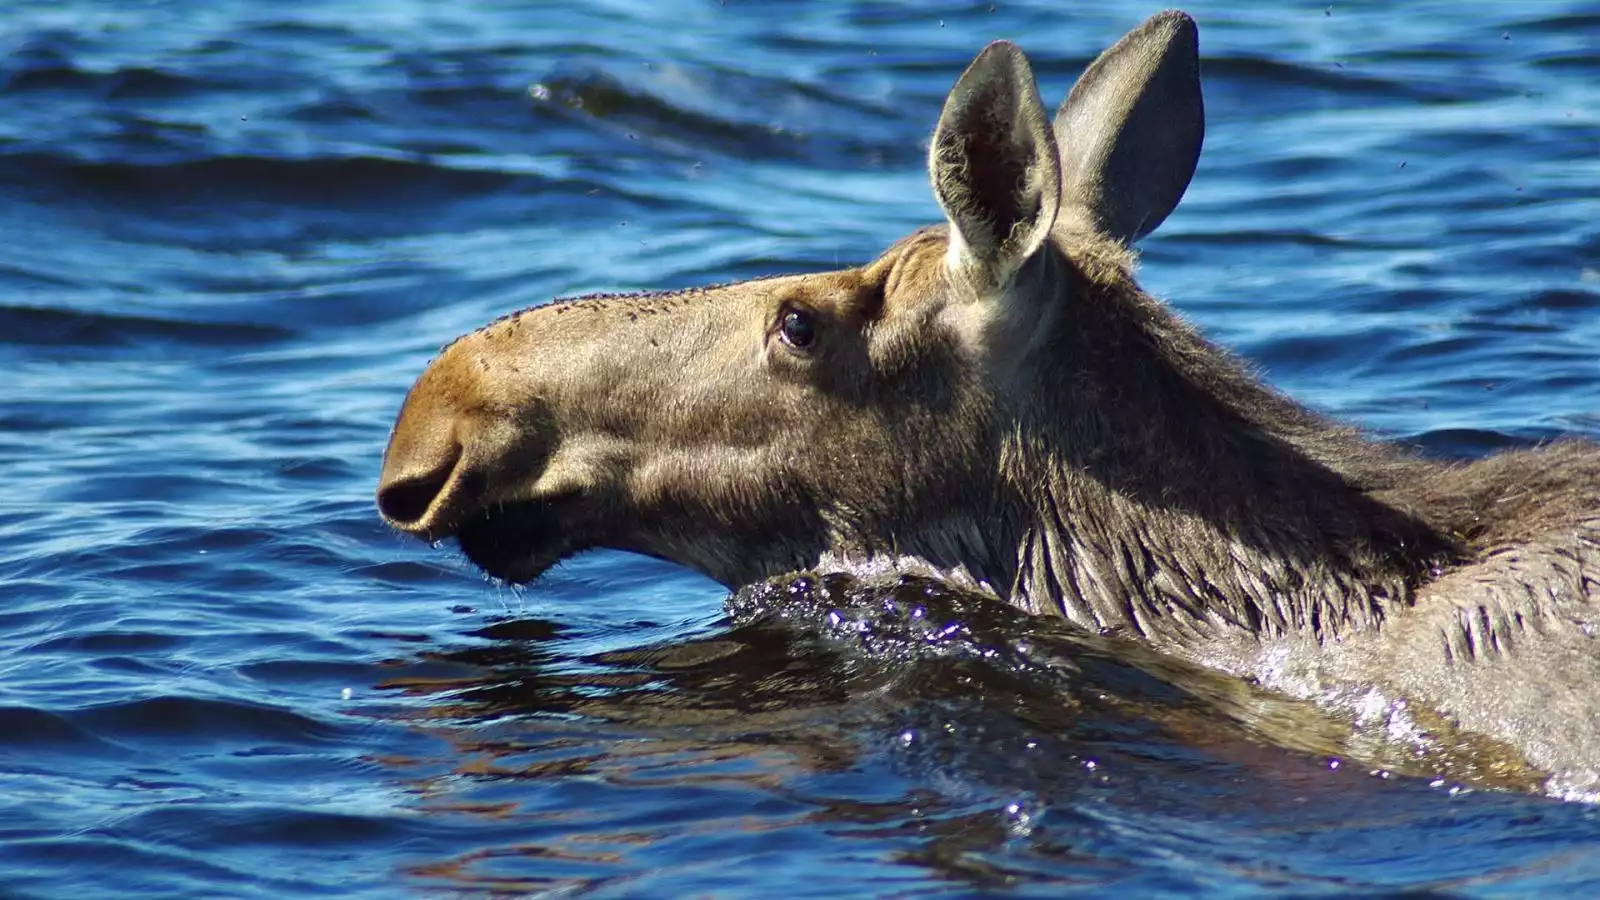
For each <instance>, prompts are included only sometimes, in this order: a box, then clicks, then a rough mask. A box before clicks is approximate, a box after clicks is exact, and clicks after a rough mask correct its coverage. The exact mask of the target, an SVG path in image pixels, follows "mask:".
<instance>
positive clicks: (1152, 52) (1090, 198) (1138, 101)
mask: <svg viewBox="0 0 1600 900" xmlns="http://www.w3.org/2000/svg"><path fill="white" fill-rule="evenodd" d="M1055 134H1056V140H1057V141H1058V142H1059V143H1060V145H1061V153H1062V156H1061V175H1062V194H1063V198H1062V199H1063V202H1065V203H1069V204H1073V205H1075V206H1078V207H1080V208H1082V209H1084V210H1085V211H1087V213H1088V214H1089V217H1090V219H1091V220H1092V221H1093V223H1094V225H1095V226H1096V227H1097V228H1099V229H1100V230H1101V231H1102V232H1104V233H1106V234H1108V235H1110V236H1112V237H1114V238H1116V239H1117V240H1119V241H1122V242H1123V243H1125V244H1132V243H1133V242H1134V241H1137V240H1138V239H1139V238H1142V237H1144V236H1145V235H1147V234H1149V233H1150V232H1152V231H1154V230H1155V229H1156V226H1158V225H1160V224H1161V223H1162V221H1164V220H1165V219H1166V218H1167V216H1168V215H1169V214H1170V213H1171V212H1172V210H1173V209H1175V208H1176V207H1177V205H1178V201H1179V200H1181V199H1182V198H1183V192H1184V191H1185V190H1187V189H1188V187H1189V180H1190V179H1191V178H1192V177H1194V169H1195V165H1196V164H1197V163H1198V162H1199V160H1200V147H1201V144H1203V143H1204V141H1205V103H1204V100H1203V99H1202V97H1201V93H1200V32H1199V29H1198V28H1197V27H1196V26H1195V23H1194V19H1191V18H1190V17H1189V15H1188V14H1187V13H1184V12H1182V11H1180V10H1176V9H1169V10H1167V11H1166V12H1162V13H1157V14H1156V15H1154V16H1151V17H1150V18H1149V19H1146V20H1145V21H1144V23H1143V24H1141V25H1139V27H1137V28H1135V29H1133V30H1132V31H1130V32H1128V33H1127V35H1125V36H1124V37H1123V38H1122V40H1120V41H1117V42H1116V43H1115V44H1113V45H1112V46H1111V47H1110V48H1108V49H1107V50H1106V51H1105V52H1104V53H1101V54H1100V56H1099V57H1098V58H1097V59H1095V61H1094V62H1093V63H1090V64H1089V68H1088V69H1086V70H1084V73H1083V76H1082V77H1080V78H1079V79H1078V83H1077V84H1076V85H1074V86H1073V88H1072V93H1070V94H1068V95H1067V99H1066V102H1064V103H1062V104H1061V109H1060V110H1059V111H1058V112H1057V113H1056V120H1055Z"/></svg>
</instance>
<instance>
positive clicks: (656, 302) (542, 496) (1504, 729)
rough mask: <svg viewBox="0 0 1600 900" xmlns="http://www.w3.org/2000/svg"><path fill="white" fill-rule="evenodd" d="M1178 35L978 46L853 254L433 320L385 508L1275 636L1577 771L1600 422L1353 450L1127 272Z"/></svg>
mask: <svg viewBox="0 0 1600 900" xmlns="http://www.w3.org/2000/svg"><path fill="white" fill-rule="evenodd" d="M1198 52H1199V51H1198V32H1197V29H1196V26H1195V23H1194V21H1193V20H1192V19H1190V17H1189V16H1187V15H1185V14H1184V13H1182V12H1178V11H1168V12H1163V13H1160V14H1158V15H1156V16H1154V17H1152V18H1150V19H1149V20H1147V21H1145V22H1144V23H1143V24H1141V25H1139V26H1138V27H1137V28H1135V29H1134V30H1133V31H1131V32H1129V33H1128V34H1127V35H1126V36H1125V37H1123V38H1122V39H1121V40H1120V41H1118V42H1117V43H1116V44H1115V45H1114V46H1112V47H1111V48H1109V49H1108V50H1106V51H1105V52H1104V53H1102V54H1101V55H1100V56H1099V57H1098V58H1097V59H1096V60H1095V61H1094V62H1093V63H1092V64H1091V65H1090V66H1089V67H1088V69H1087V70H1086V71H1085V72H1084V73H1083V75H1082V77H1080V78H1079V80H1078V82H1077V83H1076V85H1075V86H1074V87H1073V88H1072V90H1071V92H1070V93H1069V94H1068V96H1067V98H1066V100H1065V101H1064V102H1063V103H1062V104H1061V106H1060V107H1059V109H1057V111H1056V113H1055V115H1054V117H1053V118H1052V117H1051V116H1050V114H1049V113H1048V112H1047V110H1046V108H1045V106H1044V104H1043V103H1042V102H1041V99H1040V97H1039V93H1038V89H1037V87H1036V86H1035V83H1034V78H1033V74H1032V72H1031V71H1030V69H1029V66H1028V61H1027V59H1026V58H1025V57H1024V56H1023V54H1022V52H1021V51H1020V50H1019V49H1017V47H1015V46H1013V45H1012V44H1009V43H1005V42H996V43H993V44H990V45H989V46H988V47H986V48H985V49H984V50H983V51H982V52H981V53H980V54H978V56H977V58H976V59H975V60H973V62H972V64H971V65H970V66H968V68H967V70H966V71H965V72H964V73H962V75H961V77H960V78H959V79H958V80H957V81H956V83H955V85H954V87H953V88H952V89H951V91H950V94H949V97H948V99H947V100H946V101H945V105H944V109H943V112H942V114H941V115H940V117H939V120H938V123H937V124H936V125H935V127H934V131H933V137H932V140H931V143H930V146H929V151H928V174H929V180H930V182H931V185H932V188H933V193H934V196H935V197H936V198H937V200H938V203H939V206H940V207H941V208H942V210H943V212H944V215H945V218H946V221H945V222H944V223H943V224H940V225H936V226H932V227H929V228H925V229H923V230H919V231H917V232H914V233H913V234H911V235H909V236H907V237H905V238H903V239H901V240H900V241H898V242H896V243H894V244H893V245H891V246H890V247H889V248H888V249H887V250H886V251H884V252H883V253H882V255H880V256H878V257H877V258H876V259H874V260H873V261H871V262H869V263H867V264H865V265H862V266H859V267H856V268H849V269H844V270H841V271H834V272H823V273H818V274H812V275H798V276H786V277H777V278H765V279H758V280H755V281H747V282H741V283H737V284H728V285H722V286H716V287H707V288H700V289H694V290H687V291H673V292H668V293H645V294H630V295H601V296H590V297H581V298H577V299H572V300H565V301H559V302H554V303H550V304H547V305H542V306H538V307H535V308H532V309H527V310H524V311H521V312H517V313H514V314H511V315H508V316H506V317H504V318H502V319H500V320H498V321H496V322H493V323H490V324H489V325H486V326H485V327H483V328H482V329H480V330H478V331H475V332H473V333H471V334H468V335H466V336H464V337H461V338H460V339H458V340H456V341H455V342H454V343H453V344H451V345H449V346H448V347H446V348H445V350H444V351H443V352H441V353H440V355H439V356H438V357H437V358H436V359H434V360H433V361H432V362H431V363H430V364H429V365H428V367H427V369H426V370H425V371H424V372H423V373H422V375H421V376H420V377H419V378H418V380H417V382H416V384H415V385H414V386H413V387H412V388H411V392H410V394H409V395H408V396H407V398H406V401H405V405H404V408H403V409H402V410H401V412H400V415H399V419H398V421H397V422H396V424H395V427H394V432H393V435H392V436H391V438H390V442H389V447H388V450H387V452H386V454H385V456H384V462H383V473H382V477H381V481H380V484H379V488H378V508H379V510H380V511H381V512H382V515H383V517H384V519H385V520H386V521H387V522H388V523H389V524H390V525H391V526H393V527H394V528H396V529H399V530H401V531H404V532H408V533H410V534H415V535H419V536H421V537H424V538H427V539H430V540H438V539H442V538H446V537H451V536H454V537H457V538H458V539H459V541H460V544H461V547H462V549H463V550H464V551H465V553H466V555H467V556H468V558H469V559H471V560H472V561H473V562H474V563H476V564H477V565H479V566H480V567H482V568H483V569H484V570H485V571H487V572H489V573H490V574H492V575H495V576H498V577H501V578H504V579H506V580H509V581H518V582H520V581H530V580H532V579H535V578H537V577H538V576H539V575H540V574H541V573H542V572H544V571H545V570H546V569H548V568H549V567H550V566H551V565H554V564H555V563H557V562H558V561H560V560H562V559H564V558H566V557H568V556H571V555H572V554H575V553H578V552H581V551H583V550H586V549H590V548H595V547H608V548H617V549H622V550H629V551H635V552H639V553H645V554H650V555H653V556H656V557H660V558H664V559H667V560H671V561H674V562H677V563H680V564H682V565H684V566H688V567H690V568H692V569H695V570H698V571H700V572H702V573H705V574H706V575H709V576H711V577H712V578H714V579H717V580H719V581H720V582H722V583H723V584H726V585H728V586H730V587H738V586H741V585H745V584H750V583H753V582H757V581H760V580H762V579H767V578H772V577H776V576H781V575H784V574H785V573H790V572H794V571H798V570H804V569H807V568H811V567H815V566H817V565H818V562H819V560H829V559H851V558H863V557H866V558H870V557H872V556H874V555H875V554H877V555H882V554H889V553H892V554H895V555H898V556H901V557H909V558H912V559H915V560H919V561H921V562H922V563H925V564H926V566H927V567H928V569H929V570H930V571H946V572H960V573H962V575H963V579H962V583H963V584H970V585H976V586H977V587H978V589H981V590H984V591H987V592H990V593H992V594H994V595H995V596H997V597H999V598H1000V599H1002V600H1005V601H1008V602H1010V603H1012V604H1014V605H1016V606H1018V607H1020V608H1022V609H1024V610H1027V611H1029V612H1032V613H1036V614H1039V615H1048V616H1060V617H1064V618H1066V619H1067V620H1070V621H1071V622H1072V623H1074V624H1076V625H1077V626H1081V627H1083V628H1087V629H1092V630H1115V631H1117V632H1118V633H1120V634H1126V635H1131V636H1132V637H1133V638H1134V639H1135V640H1137V641H1140V642H1143V643H1145V644H1148V645H1150V646H1151V647H1153V648H1155V649H1157V650H1159V651H1161V652H1163V653H1168V654H1172V655H1175V656H1179V657H1184V658H1187V659H1189V660H1191V661H1194V662H1199V663H1201V664H1203V665H1207V666H1211V667H1215V668H1218V669H1222V670H1224V671H1227V672H1230V673H1232V674H1235V675H1238V676H1241V677H1253V678H1257V679H1261V680H1263V681H1268V682H1269V683H1270V680H1269V679H1268V678H1267V674H1268V673H1269V672H1272V671H1279V672H1281V671H1282V669H1283V660H1284V654H1285V653H1287V654H1288V655H1289V656H1290V657H1291V658H1292V659H1294V660H1295V661H1297V665H1298V671H1302V672H1307V673H1310V674H1309V676H1308V677H1310V678H1311V679H1312V680H1313V681H1315V682H1316V683H1318V684H1323V685H1343V686H1353V687H1356V688H1362V689H1364V688H1367V687H1372V688H1376V689H1379V690H1381V691H1383V692H1385V694H1386V695H1387V696H1393V697H1401V698H1405V699H1406V700H1407V701H1408V702H1410V703H1412V704H1416V705H1418V706H1421V707H1425V708H1427V709H1429V710H1431V711H1433V712H1434V713H1436V714H1437V715H1438V716H1440V717H1442V718H1443V719H1444V720H1445V721H1448V722H1451V723H1453V724H1454V725H1455V726H1456V727H1458V728H1460V729H1463V730H1465V731H1466V732H1470V733H1473V734H1474V735H1476V736H1477V737H1480V738H1483V739H1485V740H1486V741H1487V742H1490V743H1492V744H1494V745H1495V746H1498V747H1501V748H1503V749H1505V750H1506V751H1508V752H1510V753H1514V754H1516V755H1518V756H1519V757H1520V758H1521V759H1522V760H1523V761H1525V762H1526V763H1527V764H1528V765H1531V766H1532V767H1534V768H1536V769H1538V770H1540V771H1543V772H1547V773H1550V774H1552V775H1559V774H1565V775H1566V776H1567V777H1569V778H1575V779H1577V780H1578V781H1580V782H1581V781H1583V780H1585V779H1589V780H1593V779H1595V778H1597V777H1600V644H1597V641H1600V638H1596V637H1591V634H1593V633H1595V629H1596V626H1600V446H1597V445H1596V444H1594V443H1590V442H1585V441H1580V440H1568V441H1561V442H1554V443H1550V444H1548V445H1545V446H1542V447H1539V448H1536V449H1529V450H1518V451H1512V452H1505V453H1501V454H1498V455H1494V456H1489V457H1487V458H1484V459H1480V460H1477V461H1473V462H1469V463H1459V462H1442V461H1437V460H1431V459H1427V458H1424V457H1422V456H1420V455H1418V454H1417V453H1415V452H1413V451H1410V450H1408V449H1405V448H1400V447H1397V446H1393V445H1391V444H1386V443H1383V442H1379V441H1376V440H1373V439H1371V438H1369V437H1367V436H1365V435H1363V434H1362V433H1361V432H1360V431H1359V430H1357V429H1355V428H1352V427H1350V426H1347V425H1343V424H1340V423H1337V422H1333V421H1330V420H1328V419H1326V418H1324V417H1323V416H1321V415H1319V414H1317V413H1315V412H1313V411H1311V410H1309V409H1307V408H1306V407H1304V406H1302V405H1300V404H1299V403H1297V402H1295V401H1294V400H1291V399H1290V398H1288V397H1286V396H1284V395H1282V394H1280V393H1277V392H1276V391H1274V390H1273V389H1272V388H1270V387H1268V386H1266V385H1265V384H1263V383H1262V382H1261V380H1260V379H1259V378H1258V377H1257V376H1256V375H1255V374H1254V373H1253V372H1252V371H1251V369H1250V368H1249V367H1248V366H1247V365H1246V364H1244V363H1243V362H1241V361H1240V360H1238V359H1236V358H1235V357H1233V356H1231V355H1230V354H1229V353H1228V352H1226V351H1225V350H1223V349H1220V348H1218V347H1217V346H1215V345H1214V344H1212V343H1210V342H1208V341H1207V340H1206V339H1205V338H1203V337H1202V336H1201V335H1200V334H1199V333H1198V332H1197V331H1196V330H1195V329H1194V328H1193V327H1191V326H1190V325H1188V324H1187V323H1185V322H1184V321H1183V320H1182V319H1181V318H1179V317H1178V316H1177V315H1176V314H1175V313H1174V312H1173V311H1172V310H1170V309H1169V308H1167V307H1166V306H1165V305H1163V304H1162V303H1160V302H1158V301H1157V300H1155V299H1154V298H1152V297H1151V296H1150V295H1149V294H1147V293H1145V292H1144V291H1143V290H1142V289H1141V288H1140V287H1139V285H1138V283H1137V282H1136V281H1135V279H1134V275H1133V271H1134V252H1133V249H1132V248H1133V247H1134V246H1135V245H1136V244H1137V242H1138V241H1139V240H1140V239H1141V238H1143V237H1144V236H1145V235H1147V234H1149V233H1151V232H1152V231H1154V230H1155V229H1156V228H1157V227H1158V226H1159V225H1160V224H1161V223H1162V221H1163V220H1164V219H1166V217H1167V215H1168V214H1169V213H1171V212H1172V210H1173V208H1174V207H1175V206H1176V205H1177V203H1178V201H1179V199H1180V198H1181V197H1182V196H1183V193H1184V191H1185V190H1186V189H1187V187H1188V184H1189V180H1190V178H1191V177H1192V175H1193V174H1194V170H1195V164H1196V161H1197V160H1198V158H1199V155H1200V149H1201V143H1202V141H1203V137H1204V132H1205V124H1204V122H1205V117H1204V109H1203V104H1202V99H1201V85H1200V67H1199V56H1198ZM1583 773H1587V775H1585V774H1583Z"/></svg>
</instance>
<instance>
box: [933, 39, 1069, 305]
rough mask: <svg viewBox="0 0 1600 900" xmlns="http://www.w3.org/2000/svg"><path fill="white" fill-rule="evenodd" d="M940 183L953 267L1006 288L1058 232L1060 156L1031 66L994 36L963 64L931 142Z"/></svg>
mask: <svg viewBox="0 0 1600 900" xmlns="http://www.w3.org/2000/svg"><path fill="white" fill-rule="evenodd" d="M928 174H929V176H930V177H931V178H932V180H933V192H934V194H935V195H936V196H937V197H938V199H939V205H940V206H941V207H943V209H944V213H945V216H946V217H947V218H948V219H949V220H950V226H951V235H950V242H951V249H950V257H949V258H950V260H951V264H952V266H953V267H958V268H960V269H963V270H965V273H966V274H968V275H969V277H971V276H975V277H976V279H977V280H978V281H979V282H980V283H981V284H983V285H984V286H986V287H1003V286H1004V285H1006V284H1007V283H1009V281H1010V279H1011V277H1012V276H1013V275H1015V274H1016V272H1017V270H1018V269H1019V268H1021V266H1022V264H1023V263H1024V262H1026V261H1027V260H1028V258H1029V257H1031V256H1032V255H1033V254H1034V253H1035V252H1037V251H1038V249H1039V247H1040V245H1042V244H1043V243H1044V242H1045V239H1046V238H1047V237H1048V236H1049V234H1050V227H1051V226H1052V225H1054V224H1055V219H1056V208H1057V207H1058V206H1059V205H1060V199H1061V162H1060V159H1059V156H1058V154H1057V151H1056V139H1055V133H1054V131H1053V130H1052V128H1051V126H1050V118H1049V114H1048V113H1047V112H1046V111H1045V108H1044V103H1043V102H1041V101H1040V99H1039V89H1038V87H1037V86H1036V85H1035V84H1034V81H1033V70H1032V69H1030V68H1029V67H1028V60H1027V57H1025V56H1023V55H1022V51H1021V50H1018V49H1017V47H1016V46H1015V45H1014V44H1011V43H1009V42H1007V41H995V42H994V43H992V44H990V45H989V46H987V47H985V48H984V49H983V52H982V53H979V54H978V58H977V59H975V60H973V61H972V65H970V66H968V67H967V70H966V71H965V72H963V73H962V75H961V78H960V79H959V80H958V81H957V82H956V85H955V87H954V88H952V89H951V91H950V96H949V98H947V99H946V100H945V102H944V112H943V113H942V114H941V115H940V116H939V124H938V126H937V127H935V128H934V131H933V142H932V144H931V145H930V146H929V148H928Z"/></svg>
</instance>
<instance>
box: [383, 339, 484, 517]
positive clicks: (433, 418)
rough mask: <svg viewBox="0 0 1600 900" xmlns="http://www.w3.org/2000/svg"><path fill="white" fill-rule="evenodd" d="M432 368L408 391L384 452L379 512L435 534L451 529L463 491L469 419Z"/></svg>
mask: <svg viewBox="0 0 1600 900" xmlns="http://www.w3.org/2000/svg"><path fill="white" fill-rule="evenodd" d="M432 373H433V369H432V368H431V367H430V368H429V370H428V371H427V372H425V373H424V374H423V377H422V378H420V379H418V381H417V383H416V385H415V386H413V387H412V389H411V393H410V394H408V395H407V396H406V402H405V405H404V406H403V407H402V408H401V410H400V418H399V419H398V420H397V421H396V422H395V426H394V431H393V433H392V434H390V436H389V447H388V449H387V450H385V451H384V454H383V473H382V474H381V475H380V476H379V478H378V512H380V513H382V514H383V518H384V520H385V521H386V522H388V523H389V524H390V525H392V526H394V527H395V528H397V529H399V530H401V531H405V532H408V533H411V534H415V535H419V536H422V537H428V538H432V537H435V536H436V532H442V531H445V530H447V529H448V528H449V524H450V523H449V520H450V519H453V518H454V517H455V516H453V515H452V514H451V506H452V504H451V500H452V499H453V498H454V497H456V496H458V495H460V494H461V493H462V488H463V487H464V486H463V485H462V484H460V482H461V481H462V476H463V475H464V474H465V473H464V472H463V471H462V469H463V462H464V459H465V456H466V448H465V445H464V444H465V442H464V441H463V440H462V438H463V437H467V436H468V435H466V434H463V432H466V431H468V430H469V429H468V428H467V427H466V426H467V425H468V424H469V423H468V422H467V420H466V419H465V417H464V416H463V415H462V412H461V410H459V409H458V408H457V407H458V404H457V403H455V402H453V400H452V398H451V397H450V396H449V392H446V391H441V390H440V389H439V386H438V385H437V384H436V382H437V381H438V380H439V379H437V378H429V375H431V374H432Z"/></svg>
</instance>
